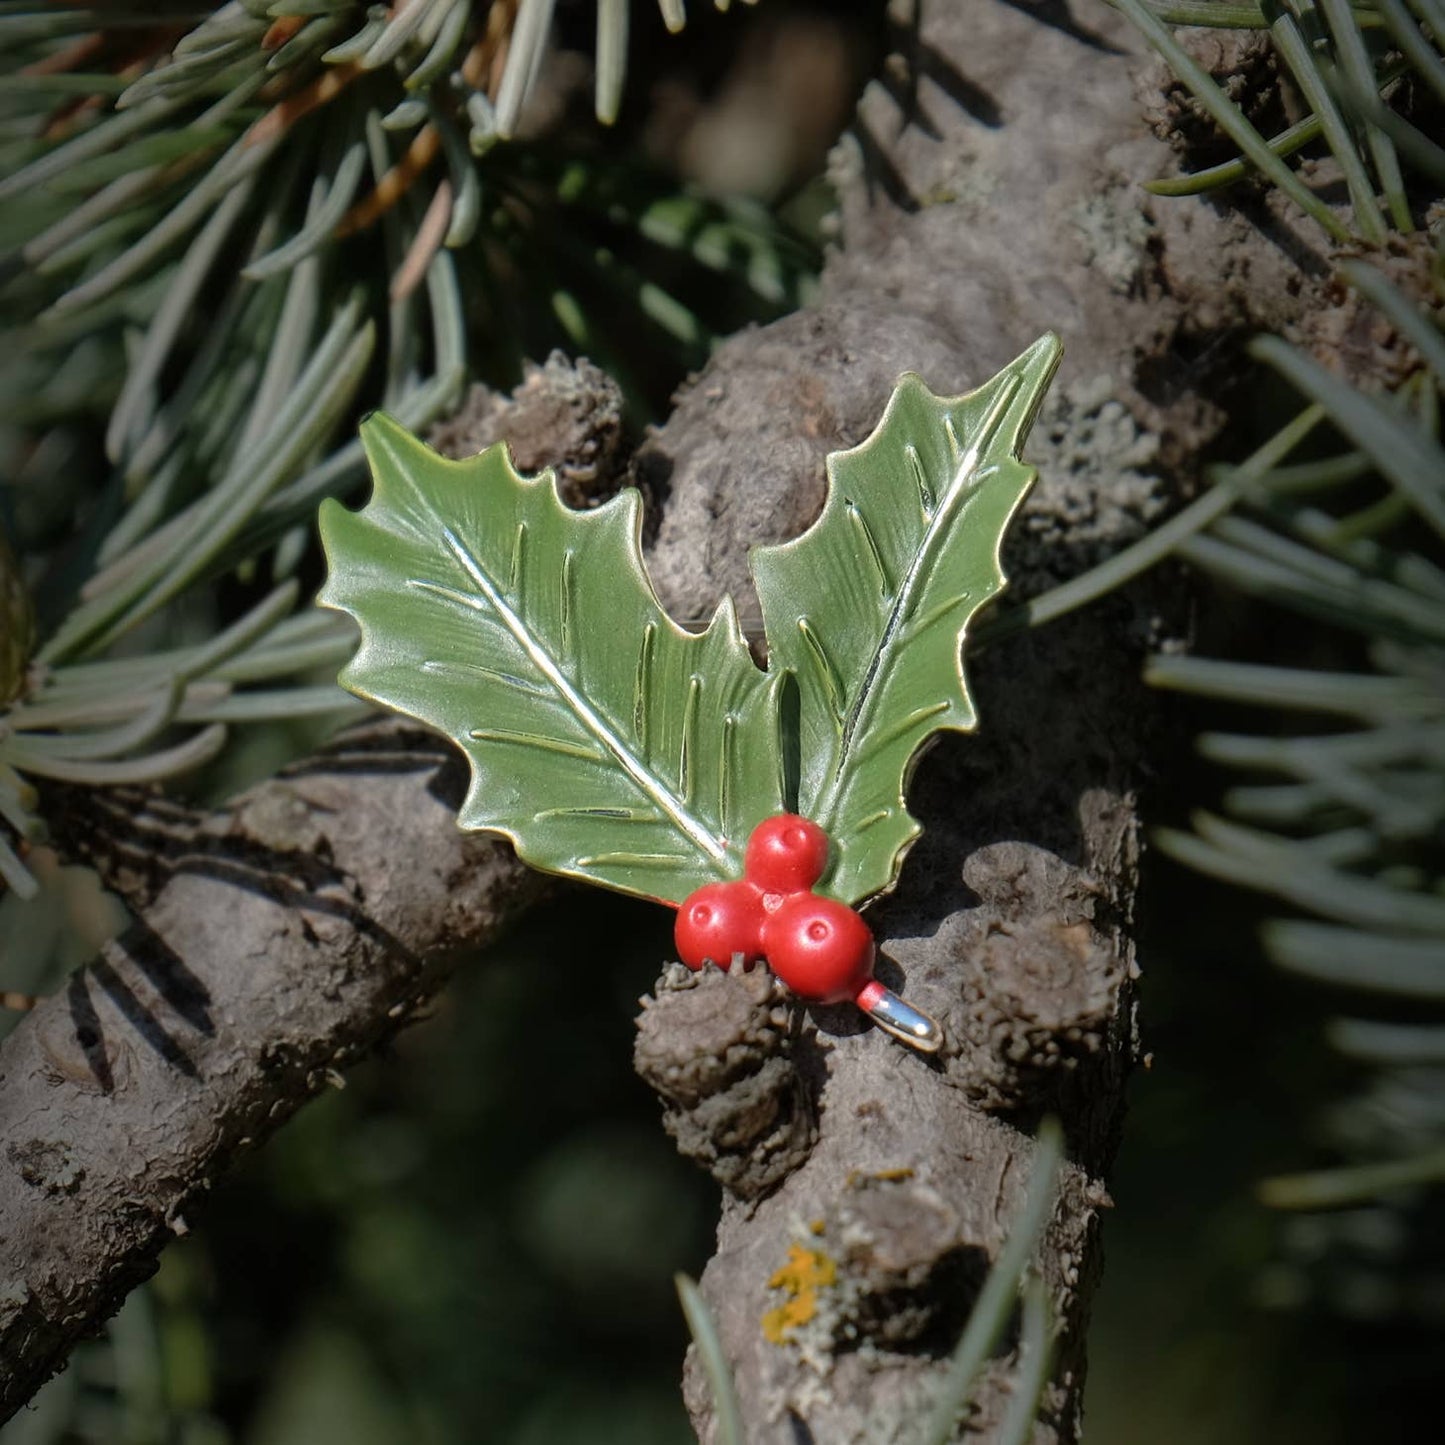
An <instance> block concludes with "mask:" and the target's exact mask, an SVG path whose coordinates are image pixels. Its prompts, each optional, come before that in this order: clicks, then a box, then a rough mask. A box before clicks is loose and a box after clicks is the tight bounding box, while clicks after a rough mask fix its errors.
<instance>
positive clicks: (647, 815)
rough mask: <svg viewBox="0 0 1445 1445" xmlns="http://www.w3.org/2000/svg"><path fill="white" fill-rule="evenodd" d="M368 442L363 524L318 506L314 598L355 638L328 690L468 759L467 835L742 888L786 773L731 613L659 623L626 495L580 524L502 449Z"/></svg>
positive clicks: (614, 879)
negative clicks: (402, 720) (362, 702)
mask: <svg viewBox="0 0 1445 1445" xmlns="http://www.w3.org/2000/svg"><path fill="white" fill-rule="evenodd" d="M362 438H363V441H364V443H365V446H366V451H367V456H368V458H369V460H370V462H371V469H372V474H373V477H374V479H375V491H374V493H373V496H372V498H371V501H370V502H369V503H368V504H367V506H366V507H365V508H364V509H363V510H361V511H360V512H348V511H347V510H346V509H345V508H343V507H342V506H341V505H339V504H338V503H336V502H334V501H328V502H326V503H324V504H323V507H322V512H321V537H322V542H323V544H324V546H325V548H326V553H327V559H328V562H329V566H330V577H329V580H328V581H327V584H326V586H325V588H324V590H323V592H322V594H321V598H320V600H321V601H322V602H323V603H324V604H325V605H326V606H329V607H335V608H338V609H340V610H342V611H345V612H349V613H351V614H352V616H354V617H355V618H356V620H357V622H358V623H359V624H360V626H361V635H362V641H361V646H360V649H359V650H358V652H357V654H356V657H355V659H354V660H353V661H352V662H351V663H350V664H349V665H348V666H347V668H346V669H345V670H344V671H343V673H342V675H341V681H342V684H343V685H344V686H346V687H348V688H350V689H351V690H352V691H353V692H356V693H358V694H360V695H361V696H363V697H367V698H371V699H373V700H375V701H377V702H380V703H384V704H386V705H387V706H389V707H392V708H395V709H397V710H398V711H400V712H403V713H407V714H409V715H411V716H412V717H416V718H420V719H421V720H423V721H424V722H426V723H428V724H430V725H431V726H433V727H435V728H437V729H438V730H439V731H441V732H442V733H444V734H445V735H446V736H447V737H449V738H451V739H452V740H453V741H454V742H455V743H456V744H457V745H458V746H459V747H460V748H461V749H462V751H463V752H464V753H465V754H466V755H467V758H468V760H469V761H470V763H471V768H472V779H471V787H470V789H469V791H468V793H467V798H466V801H465V803H464V804H463V806H462V809H461V813H460V816H459V820H458V821H459V822H460V823H461V825H462V827H464V828H485V829H490V830H493V831H496V832H499V833H504V834H506V835H507V836H508V837H509V838H510V839H511V840H512V842H513V843H514V844H515V845H516V848H517V851H518V853H519V854H520V855H521V856H522V857H523V858H524V859H526V861H527V862H529V863H532V864H534V865H535V866H537V867H539V868H545V869H548V870H550V871H553V872H558V873H566V874H570V875H572V876H575V877H582V878H587V879H589V880H591V881H593V882H596V883H601V884H604V885H606V886H607V887H610V888H615V889H618V890H620V891H622V892H624V893H634V894H639V895H642V896H644V897H648V898H656V899H659V900H664V901H670V902H674V903H677V902H680V901H681V900H682V899H683V898H685V897H686V896H687V895H688V894H689V893H690V892H692V890H693V889H695V888H697V887H699V886H700V885H701V884H703V883H707V882H710V881H713V880H716V879H725V878H732V877H738V876H740V875H741V873H742V848H743V845H744V843H745V842H746V840H747V836H748V833H749V832H750V831H751V829H752V827H753V826H754V825H755V824H756V823H757V822H758V821H759V820H761V819H762V818H764V817H767V816H769V815H770V814H772V813H776V812H778V811H779V810H780V809H781V806H782V804H781V798H782V781H781V775H782V764H781V745H780V739H779V731H778V729H779V722H778V719H779V708H778V698H777V694H778V683H777V682H776V681H775V680H773V679H770V678H768V677H767V676H766V675H765V674H763V673H762V672H760V671H759V670H758V668H757V667H756V666H755V665H754V663H753V661H752V659H751V656H750V655H749V653H748V650H747V646H746V643H745V642H744V640H743V637H742V634H741V632H740V630H739V628H738V624H737V619H736V616H735V614H734V611H733V606H732V603H731V601H730V600H728V601H725V602H724V603H723V604H722V606H720V607H719V608H718V611H717V614H716V615H715V616H714V618H713V620H712V623H711V625H710V626H709V627H708V629H707V631H706V632H703V633H698V634H694V633H689V632H686V631H684V630H683V629H681V628H679V627H678V626H677V625H676V624H675V623H673V622H672V621H671V620H670V619H669V618H668V616H667V615H666V613H665V612H664V611H663V610H662V607H661V605H660V604H659V603H658V601H657V598H656V596H655V594H654V593H653V591H652V587H651V585H650V583H649V581H648V579H647V575H646V572H645V571H644V569H643V564H642V556H641V552H640V549H639V534H640V528H641V504H640V500H639V498H638V495H637V493H636V492H632V491H628V492H624V493H622V494H621V495H619V496H617V497H615V498H614V499H613V500H611V501H610V502H608V503H607V504H606V505H605V506H602V507H599V508H598V509H596V510H595V511H592V512H585V513H582V512H574V511H570V510H569V509H568V508H566V507H565V506H564V505H563V504H562V502H561V501H560V500H559V498H558V496H557V491H556V486H555V483H554V479H553V476H552V473H551V472H543V473H541V474H540V475H539V476H536V477H531V478H524V477H521V476H519V475H518V474H517V472H516V471H514V470H513V468H512V465H511V463H510V461H509V459H508V457H507V454H506V451H505V448H504V447H502V446H496V447H492V448H491V449H490V450H488V451H485V452H483V453H482V454H481V455H480V456H476V457H473V458H470V459H469V460H467V461H463V462H451V461H447V460H446V459H445V458H443V457H440V456H438V455H437V454H436V453H435V452H433V451H432V450H431V449H430V448H429V447H426V446H425V445H423V444H422V443H421V442H419V441H417V440H416V439H415V438H414V437H412V436H411V435H410V433H408V432H407V431H406V430H405V429H404V428H403V427H401V426H400V425H399V424H398V423H397V422H395V421H393V420H392V419H391V418H390V417H387V416H384V415H381V414H376V415H373V416H372V417H370V418H369V419H368V420H367V421H366V422H365V423H364V424H363V426H362Z"/></svg>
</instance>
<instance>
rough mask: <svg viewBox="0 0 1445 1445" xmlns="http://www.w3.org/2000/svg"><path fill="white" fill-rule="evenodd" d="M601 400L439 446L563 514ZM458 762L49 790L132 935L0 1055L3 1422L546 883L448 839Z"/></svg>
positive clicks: (70, 840) (536, 391)
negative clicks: (206, 809) (249, 1156)
mask: <svg viewBox="0 0 1445 1445" xmlns="http://www.w3.org/2000/svg"><path fill="white" fill-rule="evenodd" d="M618 406H619V399H618V394H617V389H616V387H615V386H613V384H612V383H611V382H610V381H609V380H608V379H607V378H606V377H605V376H603V375H602V374H601V373H600V372H598V371H597V370H596V368H594V367H589V366H587V365H586V364H585V363H584V364H581V365H579V366H577V367H575V368H574V367H572V366H570V365H567V364H565V363H563V362H561V361H560V360H559V359H556V358H554V359H552V360H550V361H548V362H547V363H546V365H545V366H539V367H535V368H531V369H530V370H529V374H528V375H527V377H526V378H525V379H524V381H523V383H522V385H521V386H519V387H518V388H517V391H516V392H515V393H514V394H513V396H512V397H511V398H505V397H496V396H492V395H490V394H488V395H485V396H483V397H479V398H473V404H472V405H471V406H470V407H469V408H468V414H469V417H470V421H469V422H468V423H467V424H466V425H464V426H462V425H457V426H453V427H451V428H450V429H443V430H442V432H441V434H440V435H438V436H437V437H436V438H435V440H436V442H437V444H438V445H439V446H441V447H442V448H443V449H447V448H450V449H451V450H452V451H453V452H454V453H455V454H460V453H462V452H465V451H475V450H478V449H480V448H481V447H482V446H485V445H487V444H489V443H490V442H492V441H495V440H497V439H498V438H499V437H506V438H507V440H508V441H509V443H510V444H511V445H512V447H513V449H514V451H515V452H516V454H517V455H518V456H519V457H523V458H525V459H526V464H527V465H528V466H530V467H540V466H543V465H547V464H556V465H557V466H558V469H559V472H560V473H561V475H562V478H563V481H564V485H565V486H566V487H567V490H568V493H569V498H570V500H573V501H574V502H576V503H578V504H585V503H586V502H587V501H588V500H589V499H590V498H591V497H593V496H595V495H597V494H598V493H600V492H603V491H606V490H608V489H609V488H613V487H615V485H616V483H617V481H618V475H619V471H620V464H619V460H618V445H617V439H618V433H619V430H620V425H619V412H618ZM465 782H466V766H465V763H464V762H463V760H462V759H461V757H460V755H459V754H457V753H456V752H455V751H454V750H452V749H451V748H450V747H448V746H447V745H446V744H444V743H443V742H442V741H441V740H439V739H438V738H436V737H435V736H433V735H432V734H430V733H428V732H427V731H426V730H424V729H422V728H419V727H417V726H415V725H414V724H402V723H398V722H396V721H372V722H370V723H367V724H365V725H363V726H361V727H359V728H354V729H352V730H350V731H348V732H347V733H345V734H344V735H343V736H342V737H341V738H340V739H339V741H338V742H337V743H336V744H335V745H334V746H332V747H330V748H328V749H326V750H325V751H324V752H322V753H321V754H320V755H318V756H317V757H315V758H312V759H309V760H308V761H306V762H304V763H301V764H298V765H297V766H295V767H292V768H289V769H287V770H286V771H285V772H284V773H282V775H281V776H279V777H277V778H275V779H272V780H270V781H268V782H266V783H263V784H261V785H260V786H259V787H257V788H253V789H252V790H250V791H249V792H247V793H246V794H244V795H243V796H242V797H240V798H239V799H237V800H236V801H235V803H233V804H232V805H230V806H228V807H226V808H223V809H221V810H220V811H218V812H216V813H214V814H211V815H195V814H191V813H189V812H188V811H187V810H186V809H184V808H181V807H179V806H177V805H176V804H174V803H170V802H168V801H166V800H165V799H163V798H161V797H158V796H155V795H153V794H148V793H145V792H142V791H139V790H131V791H129V792H110V793H107V792H103V791H96V790H89V789H69V790H63V789H57V790H54V791H53V792H52V794H51V795H50V797H49V798H48V800H47V801H48V806H47V813H48V814H49V816H50V817H51V818H52V820H53V829H54V831H55V832H56V834H57V837H56V841H57V843H58V844H59V845H60V846H61V847H62V848H63V849H64V850H65V851H66V852H67V853H68V854H69V855H70V856H72V857H81V858H85V859H87V860H88V861H90V862H92V863H93V864H94V865H95V866H96V867H97V868H98V869H99V870H100V872H101V873H102V876H103V877H104V878H105V879H106V881H107V882H108V883H109V884H110V886H111V887H112V888H114V889H115V890H116V891H118V892H119V893H121V894H122V896H124V897H125V898H126V900H127V901H128V902H129V903H130V905H131V906H132V908H133V909H135V910H136V912H137V918H136V921H135V923H134V925H133V926H132V927H131V928H130V929H129V930H128V931H127V932H126V933H125V934H124V935H123V936H122V937H120V938H119V939H117V940H116V941H115V942H113V943H111V944H109V945H107V946H106V948H105V949H104V950H103V951H102V954H101V956H100V957H99V958H98V959H97V960H96V961H95V962H94V963H92V964H91V965H90V966H89V967H87V968H85V969H83V970H82V971H80V972H79V973H77V974H76V975H74V976H73V977H72V979H71V980H70V983H69V986H68V987H67V988H66V989H65V990H64V991H63V992H62V993H60V994H58V995H57V996H55V997H53V998H51V999H49V1000H47V1001H45V1002H44V1003H42V1004H41V1005H40V1006H39V1007H38V1008H37V1009H36V1010H35V1012H34V1014H33V1015H31V1017H30V1018H28V1019H27V1020H26V1021H25V1022H24V1023H23V1024H22V1025H21V1026H20V1027H19V1028H18V1029H16V1030H15V1032H14V1033H13V1034H12V1035H11V1036H10V1038H9V1039H7V1040H6V1041H5V1043H4V1045H3V1046H0V1362H3V1363H0V1418H5V1417H7V1416H8V1415H9V1414H11V1413H13V1412H14V1411H15V1410H16V1409H17V1408H18V1407H19V1406H20V1405H22V1404H23V1403H24V1402H25V1400H26V1399H28V1398H29V1396H30V1395H31V1394H32V1393H34V1391H35V1389H36V1388H37V1387H38V1386H39V1385H40V1384H41V1383H42V1382H43V1381H44V1380H45V1379H46V1377H47V1376H49V1375H50V1374H52V1373H53V1372H54V1371H55V1370H56V1369H57V1368H59V1366H60V1365H61V1364H62V1363H63V1362H64V1359H65V1356H66V1354H67V1353H68V1351H69V1349H70V1347H71V1345H73V1344H74V1343H75V1341H76V1340H77V1339H79V1338H80V1337H82V1336H83V1335H85V1334H87V1333H90V1332H92V1331H93V1330H95V1329H96V1328H97V1327H98V1326H99V1325H100V1324H101V1323H102V1322H103V1321H104V1320H105V1319H106V1318H107V1317H108V1316H109V1315H110V1314H111V1313H113V1312H114V1310H115V1309H116V1308H117V1307H118V1306H119V1305H120V1302H121V1301H122V1300H123V1299H124V1298H125V1295H126V1293H127V1292H128V1291H129V1290H130V1289H132V1288H133V1287H134V1286H135V1285H136V1284H138V1283H139V1282H140V1281H141V1280H143V1279H145V1278H146V1277H147V1276H148V1275H149V1274H150V1273H151V1272H152V1271H153V1270H154V1268H155V1265H156V1260H157V1258H158V1256H159V1253H160V1250H161V1249H162V1248H163V1247H164V1245H165V1243H166V1241H167V1240H168V1239H170V1238H171V1237H172V1236H173V1235H175V1234H178V1233H184V1232H185V1230H186V1228H187V1224H186V1216H187V1214H188V1212H190V1211H192V1210H193V1209H194V1207H195V1206H196V1205H197V1203H198V1202H199V1201H200V1200H201V1199H202V1198H203V1197H204V1195H205V1192H206V1190H207V1189H208V1188H209V1187H210V1184H211V1182H212V1181H213V1180H215V1179H216V1178H217V1177H218V1176H219V1175H220V1174H221V1173H223V1172H224V1171H225V1169H226V1168H227V1167H228V1165H229V1163H230V1162H231V1160H233V1159H234V1158H235V1157H236V1156H237V1155H238V1154H240V1153H242V1152H243V1151H244V1150H246V1149H248V1148H251V1147H253V1146H254V1145H256V1144H258V1143H260V1142H261V1141H262V1140H264V1139H265V1138H266V1137H267V1136H268V1135H269V1134H270V1133H272V1132H273V1131H274V1130H275V1129H276V1128H277V1127H278V1126H279V1125H280V1124H281V1123H282V1122H284V1120H285V1119H287V1118H288V1117H289V1116H290V1115H291V1114H292V1113H293V1112H294V1111H295V1110H296V1109H297V1108H298V1107H299V1106H300V1105H301V1104H302V1103H303V1102H305V1100H306V1099H308V1098H310V1097H311V1096H312V1095H314V1094H315V1093H317V1092H318V1091H320V1090H321V1089H324V1088H325V1087H327V1085H328V1083H330V1082H333V1081H336V1080H337V1079H338V1078H339V1075H338V1073H337V1071H338V1070H339V1069H340V1068H342V1067H344V1066H345V1065H346V1064H347V1063H349V1062H350V1061H352V1060H354V1059H356V1058H358V1057H360V1056H361V1055H362V1054H364V1053H366V1052H368V1051H369V1050H370V1049H371V1048H373V1047H374V1046H375V1045H376V1044H377V1043H378V1042H379V1041H380V1040H381V1039H383V1038H384V1037H386V1036H387V1035H388V1034H390V1033H391V1032H393V1031H394V1030H395V1029H396V1028H398V1027H400V1026H401V1025H402V1024H403V1023H404V1022H405V1021H406V1020H407V1019H408V1018H410V1017H412V1016H414V1015H415V1013H416V1011H417V1010H418V1009H419V1008H420V1007H421V1006H422V1004H423V1003H424V1002H425V1000H426V999H427V997H428V996H429V995H430V994H432V993H433V992H434V991H435V990H436V988H438V987H439V986H440V984H441V983H442V982H443V980H444V979H445V978H446V976H447V974H448V973H449V972H450V970H451V968H452V967H453V966H454V965H455V964H456V962H457V961H458V960H459V959H460V958H461V957H463V956H464V955H466V954H468V953H471V952H474V951H475V950H476V949H477V948H479V947H480V946H482V945H484V944H485V943H487V942H488V941H490V940H491V939H492V938H494V937H495V936H496V935H497V933H498V932H499V930H500V929H501V928H503V927H504V926H505V924H506V923H507V922H508V921H509V920H510V919H511V918H512V917H513V916H515V914H516V913H517V912H518V911H519V910H520V909H522V908H524V907H525V906H526V905H527V904H528V903H529V902H530V901H531V900H533V899H534V898H536V897H537V896H538V895H539V894H540V893H541V891H542V883H541V880H540V879H539V877H538V876H537V875H536V874H533V873H532V872H530V870H528V869H526V868H524V867H522V865H521V864H519V863H518V862H517V861H516V858H515V857H514V856H513V854H512V852H511V850H510V848H508V847H506V846H505V845H504V844H501V843H499V842H496V841H494V840H492V839H488V838H485V837H481V836H479V835H475V834H473V835H464V834H462V833H461V832H459V831H458V829H457V827H456V809H457V807H458V806H459V805H460V803H461V800H462V797H463V795H464V793H465Z"/></svg>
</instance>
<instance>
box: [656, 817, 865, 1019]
mask: <svg viewBox="0 0 1445 1445" xmlns="http://www.w3.org/2000/svg"><path fill="white" fill-rule="evenodd" d="M827 862H828V835H827V834H826V833H825V832H824V831H823V830H822V829H821V828H820V827H819V826H818V825H817V824H816V823H814V822H811V821H810V820H809V819H807V818H800V817H798V816H797V814H795V813H779V814H778V815H777V816H776V817H772V818H766V819H764V820H763V821H762V822H761V823H759V824H758V826H757V827H756V828H755V829H754V830H753V834H752V837H751V838H749V839H748V846H747V851H746V853H745V854H744V855H743V877H742V878H740V879H738V880H736V881H735V882H732V883H709V884H707V885H706V886H705V887H703V888H699V889H698V890H697V892H696V893H693V894H691V895H690V896H689V897H688V898H687V899H686V900H685V901H684V902H683V905H682V907H681V908H679V909H678V910H677V925H676V929H675V933H674V936H675V938H676V940H677V952H678V956H679V957H680V958H681V959H682V961H683V962H684V963H685V964H686V965H687V966H688V967H689V968H693V969H697V968H701V967H702V966H703V964H704V963H706V962H707V961H708V960H709V959H710V960H712V962H714V963H717V964H720V965H722V967H724V968H726V967H727V966H728V965H729V964H730V963H731V962H732V960H733V959H734V958H736V957H737V956H738V955H741V956H742V960H743V966H744V967H748V966H750V965H752V964H754V963H756V962H757V961H758V960H759V959H761V958H766V959H767V961H768V966H769V967H770V968H771V969H772V970H773V972H774V973H775V974H777V976H778V977H779V978H780V979H782V981H783V982H784V983H785V984H787V985H788V987H789V988H790V989H792V990H793V992H794V993H796V994H797V995H798V996H799V997H800V998H806V999H811V1000H813V1001H814V1002H816V1003H841V1002H843V1001H844V1000H845V999H853V998H856V997H857V995H858V991H859V990H860V989H861V988H863V986H864V985H865V984H866V983H867V982H868V980H869V979H870V978H871V977H872V975H873V954H874V948H873V935H872V934H871V933H870V932H869V931H868V925H867V924H866V923H864V922H863V920H862V919H861V918H860V917H859V916H858V914H857V913H856V912H855V911H854V910H853V909H851V908H849V907H848V905H847V904H846V903H839V902H838V900H837V899H836V898H824V897H822V896H820V895H819V894H816V893H814V892H813V891H812V888H813V884H815V883H816V882H817V881H818V879H819V878H821V877H822V876H823V869H824V868H825V867H826V866H827Z"/></svg>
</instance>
